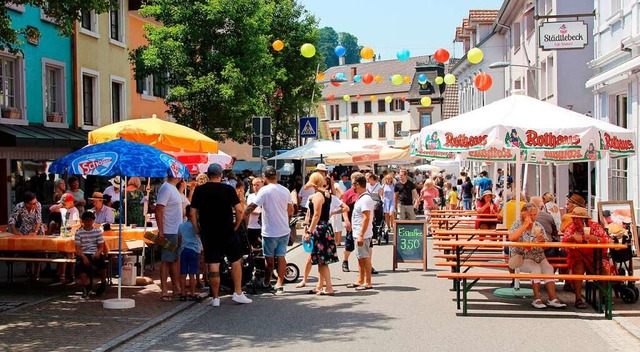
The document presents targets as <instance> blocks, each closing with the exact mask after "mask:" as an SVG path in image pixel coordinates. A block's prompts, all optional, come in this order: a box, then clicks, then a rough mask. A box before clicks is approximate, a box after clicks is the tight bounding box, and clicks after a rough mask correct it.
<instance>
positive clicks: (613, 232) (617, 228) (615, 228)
mask: <svg viewBox="0 0 640 352" xmlns="http://www.w3.org/2000/svg"><path fill="white" fill-rule="evenodd" d="M607 230H608V231H609V235H610V236H616V237H619V236H624V235H626V234H627V230H626V229H625V228H624V227H623V226H622V225H620V224H618V223H615V222H614V223H611V224H609V225H607Z"/></svg>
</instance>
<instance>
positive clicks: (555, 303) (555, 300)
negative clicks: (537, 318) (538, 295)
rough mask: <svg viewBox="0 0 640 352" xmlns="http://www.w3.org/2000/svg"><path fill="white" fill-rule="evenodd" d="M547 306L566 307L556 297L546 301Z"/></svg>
mask: <svg viewBox="0 0 640 352" xmlns="http://www.w3.org/2000/svg"><path fill="white" fill-rule="evenodd" d="M547 306H549V307H553V308H566V307H567V305H566V304H564V303H562V302H560V300H558V299H557V298H556V299H554V300H553V301H549V302H547ZM536 308H537V307H536Z"/></svg>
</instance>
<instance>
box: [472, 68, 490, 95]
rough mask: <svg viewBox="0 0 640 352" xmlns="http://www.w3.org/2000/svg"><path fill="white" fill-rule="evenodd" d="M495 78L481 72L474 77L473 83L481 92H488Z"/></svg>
mask: <svg viewBox="0 0 640 352" xmlns="http://www.w3.org/2000/svg"><path fill="white" fill-rule="evenodd" d="M492 84H493V79H492V78H491V75H489V74H488V73H480V74H479V75H477V76H476V78H474V79H473V85H474V86H476V88H478V90H479V91H481V92H486V91H488V90H489V89H490V88H491V85H492Z"/></svg>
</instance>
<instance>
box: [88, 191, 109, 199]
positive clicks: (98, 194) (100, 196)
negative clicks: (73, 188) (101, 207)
mask: <svg viewBox="0 0 640 352" xmlns="http://www.w3.org/2000/svg"><path fill="white" fill-rule="evenodd" d="M104 198H105V197H104V194H102V192H93V194H92V195H91V198H89V200H105V199H104Z"/></svg>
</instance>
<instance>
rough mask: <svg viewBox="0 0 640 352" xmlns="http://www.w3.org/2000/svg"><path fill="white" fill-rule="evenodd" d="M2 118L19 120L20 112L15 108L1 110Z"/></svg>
mask: <svg viewBox="0 0 640 352" xmlns="http://www.w3.org/2000/svg"><path fill="white" fill-rule="evenodd" d="M2 117H4V118H5V119H19V118H20V110H18V109H15V108H6V109H2Z"/></svg>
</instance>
